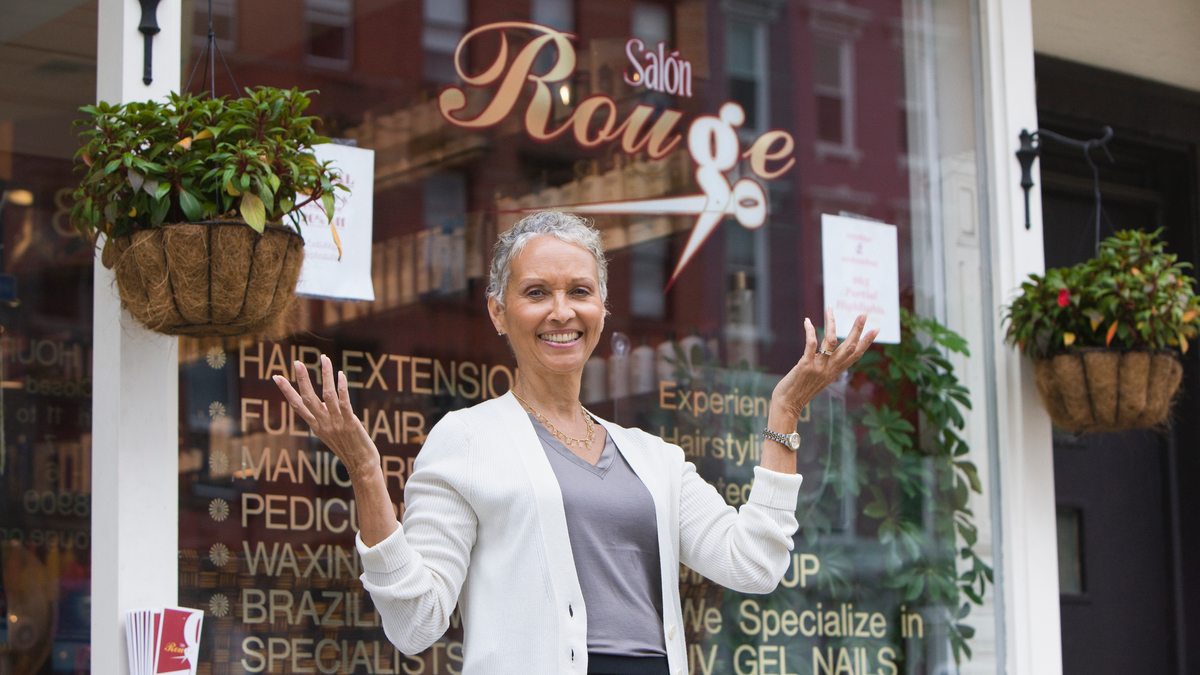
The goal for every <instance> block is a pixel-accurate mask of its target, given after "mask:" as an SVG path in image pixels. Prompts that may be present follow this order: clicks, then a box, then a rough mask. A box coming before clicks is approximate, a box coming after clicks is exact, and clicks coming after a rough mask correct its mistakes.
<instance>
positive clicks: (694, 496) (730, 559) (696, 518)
mask: <svg viewBox="0 0 1200 675" xmlns="http://www.w3.org/2000/svg"><path fill="white" fill-rule="evenodd" d="M802 480H803V477H802V476H800V475H799V474H795V475H793V474H782V473H778V472H776V471H770V470H768V469H764V468H762V467H761V466H757V467H754V486H753V487H752V488H751V489H750V498H749V500H748V501H747V503H746V504H744V505H743V506H742V508H741V510H740V511H739V510H737V509H734V508H733V507H732V506H729V505H728V504H726V503H725V500H724V499H722V498H721V495H720V494H718V493H717V490H716V488H714V487H713V486H712V485H710V484H708V483H707V482H706V481H705V480H704V479H703V478H701V477H700V476H699V474H697V473H696V466H695V465H694V464H692V463H691V462H684V464H683V482H682V484H681V486H680V495H679V500H680V504H679V560H680V562H682V563H683V564H685V565H687V566H688V567H690V568H691V569H693V570H695V571H696V572H699V573H700V574H703V575H704V576H706V577H708V578H709V579H712V580H713V581H715V582H717V583H719V584H721V585H722V586H725V587H726V588H730V589H733V590H735V591H739V592H742V593H770V592H771V591H773V590H775V587H776V586H777V585H778V584H779V580H780V579H782V578H783V575H784V574H785V573H786V572H787V568H788V564H789V563H790V562H791V555H790V552H791V550H792V535H794V534H795V533H796V530H797V529H799V527H800V524H799V523H798V522H797V521H796V499H797V497H798V495H799V493H800V483H801V481H802Z"/></svg>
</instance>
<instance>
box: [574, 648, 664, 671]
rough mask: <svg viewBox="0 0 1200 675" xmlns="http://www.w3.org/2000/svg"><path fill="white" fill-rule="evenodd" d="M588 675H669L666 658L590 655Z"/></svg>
mask: <svg viewBox="0 0 1200 675" xmlns="http://www.w3.org/2000/svg"><path fill="white" fill-rule="evenodd" d="M587 671H588V675H669V673H670V667H669V666H668V665H667V657H665V656H610V655H608V654H590V653H589V654H588V670H587Z"/></svg>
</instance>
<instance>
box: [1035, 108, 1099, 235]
mask: <svg viewBox="0 0 1200 675" xmlns="http://www.w3.org/2000/svg"><path fill="white" fill-rule="evenodd" d="M1103 131H1104V134H1103V135H1102V136H1100V138H1092V139H1089V140H1086V141H1081V140H1078V139H1075V138H1070V137H1068V136H1063V135H1062V134H1059V133H1055V132H1053V131H1050V130H1049V129H1037V130H1035V131H1032V132H1031V131H1029V130H1028V129H1022V130H1021V134H1020V136H1019V138H1020V139H1021V147H1020V148H1019V149H1018V150H1017V152H1016V155H1017V161H1018V162H1020V163H1021V189H1022V190H1024V191H1025V229H1026V230H1028V229H1031V228H1032V227H1033V226H1032V224H1031V223H1030V219H1029V190H1030V188H1032V187H1033V160H1035V159H1037V158H1038V156H1039V155H1041V152H1042V139H1045V138H1049V139H1051V140H1054V141H1058V142H1059V143H1062V144H1064V145H1070V146H1073V147H1076V148H1079V149H1081V150H1083V158H1084V159H1085V160H1087V163H1088V166H1089V167H1091V169H1092V183H1093V191H1094V194H1095V198H1096V248H1097V250H1099V247H1100V169H1099V167H1097V166H1096V163H1095V162H1094V161H1092V149H1093V148H1101V149H1102V150H1104V154H1105V155H1106V156H1107V157H1108V161H1109V163H1110V164H1115V163H1116V160H1114V159H1113V156H1112V153H1111V152H1109V150H1108V142H1109V141H1111V140H1112V138H1113V130H1112V127H1110V126H1105V127H1104V129H1103Z"/></svg>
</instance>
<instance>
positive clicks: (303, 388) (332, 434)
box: [272, 354, 379, 481]
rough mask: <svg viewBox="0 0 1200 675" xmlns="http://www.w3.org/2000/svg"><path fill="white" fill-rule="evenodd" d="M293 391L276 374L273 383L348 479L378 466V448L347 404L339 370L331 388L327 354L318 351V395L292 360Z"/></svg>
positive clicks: (302, 368) (305, 372)
mask: <svg viewBox="0 0 1200 675" xmlns="http://www.w3.org/2000/svg"><path fill="white" fill-rule="evenodd" d="M295 370H296V385H297V386H298V387H299V388H300V391H299V392H297V391H296V390H295V389H293V388H292V385H291V383H289V382H288V381H287V379H285V378H283V377H281V376H279V375H276V376H275V377H274V378H272V379H274V380H275V385H276V386H278V387H279V390H280V391H282V392H283V396H284V398H286V399H287V402H288V403H289V404H290V405H291V406H292V409H293V410H295V411H296V414H297V415H299V416H300V417H301V419H303V420H304V421H305V422H307V423H308V427H309V429H312V432H313V435H314V436H316V437H317V438H319V439H321V442H322V443H324V444H325V445H327V446H329V449H330V450H332V451H333V454H335V455H337V457H338V459H340V460H342V464H343V465H344V466H345V467H346V471H347V472H348V473H349V474H350V480H351V481H355V480H356V479H357V478H358V477H360V476H362V475H363V474H364V473H365V472H370V471H378V470H379V450H378V448H376V447H375V444H374V443H373V442H371V438H370V436H368V435H367V430H366V429H364V428H363V425H362V421H360V420H359V419H358V416H357V415H355V414H354V409H353V408H352V407H351V406H350V390H349V387H348V385H347V384H346V374H345V373H341V372H339V373H338V375H337V387H336V389H335V388H334V378H333V363H332V362H331V361H330V360H329V357H328V356H325V355H324V354H322V355H321V383H322V390H323V392H322V394H323V396H322V398H317V392H316V391H315V390H314V389H313V386H312V382H311V381H310V380H309V377H308V368H306V367H305V366H304V364H302V363H300V362H299V361H297V362H296V363H295Z"/></svg>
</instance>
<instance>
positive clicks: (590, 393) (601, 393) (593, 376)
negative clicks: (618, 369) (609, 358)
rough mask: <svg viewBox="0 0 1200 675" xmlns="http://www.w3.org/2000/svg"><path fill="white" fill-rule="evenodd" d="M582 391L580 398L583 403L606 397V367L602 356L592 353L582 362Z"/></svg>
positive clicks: (596, 401) (594, 401) (597, 400)
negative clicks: (590, 356) (585, 361)
mask: <svg viewBox="0 0 1200 675" xmlns="http://www.w3.org/2000/svg"><path fill="white" fill-rule="evenodd" d="M581 388H582V389H583V391H581V392H580V398H581V399H583V403H584V405H588V404H591V403H598V402H600V401H603V400H605V399H606V398H608V368H607V367H606V364H605V363H604V357H603V356H600V355H599V354H596V353H593V354H592V358H590V359H588V360H587V363H585V364H583V386H582V387H581Z"/></svg>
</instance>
